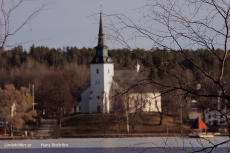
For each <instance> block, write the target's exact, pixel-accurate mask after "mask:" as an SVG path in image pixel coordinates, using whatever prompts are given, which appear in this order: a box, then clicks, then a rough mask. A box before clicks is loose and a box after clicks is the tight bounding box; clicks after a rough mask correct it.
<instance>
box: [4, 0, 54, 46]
mask: <svg viewBox="0 0 230 153" xmlns="http://www.w3.org/2000/svg"><path fill="white" fill-rule="evenodd" d="M29 1H32V0H1V1H0V50H3V49H4V47H13V46H17V45H20V44H25V43H28V42H31V41H35V40H28V41H27V42H18V43H17V44H9V39H10V37H12V36H13V35H15V34H16V33H17V32H18V31H20V30H21V29H22V28H23V27H24V26H26V25H28V24H29V22H30V21H31V20H32V19H34V18H35V17H36V16H37V15H39V14H40V13H42V12H44V11H46V10H48V9H49V8H50V6H51V5H53V4H54V3H52V2H49V3H43V4H42V5H41V6H39V7H37V8H35V9H34V11H33V12H31V13H29V14H28V16H27V17H26V18H25V19H24V20H23V21H20V23H19V24H18V25H17V26H15V25H12V21H11V20H12V14H13V13H14V12H16V11H17V10H18V8H20V6H21V5H23V3H28V2H29ZM23 18H24V17H23Z"/></svg>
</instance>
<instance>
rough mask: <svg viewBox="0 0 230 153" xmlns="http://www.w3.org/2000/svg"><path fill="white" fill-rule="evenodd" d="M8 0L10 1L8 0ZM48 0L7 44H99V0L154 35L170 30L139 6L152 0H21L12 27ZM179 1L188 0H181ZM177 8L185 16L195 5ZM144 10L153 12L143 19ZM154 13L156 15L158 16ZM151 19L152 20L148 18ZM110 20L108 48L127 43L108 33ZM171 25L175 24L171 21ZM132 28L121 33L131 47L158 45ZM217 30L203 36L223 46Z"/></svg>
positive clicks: (219, 26)
mask: <svg viewBox="0 0 230 153" xmlns="http://www.w3.org/2000/svg"><path fill="white" fill-rule="evenodd" d="M14 1H19V0H14ZM174 1H176V0H171V1H170V2H174ZM5 2H10V1H8V0H7V1H6V0H5ZM49 2H54V3H55V4H54V5H52V6H49V7H48V8H49V9H48V10H47V11H44V12H42V13H40V14H39V15H38V16H36V17H35V18H34V19H33V20H32V21H30V22H29V24H27V25H25V26H24V27H23V28H22V29H21V30H20V31H19V32H18V33H16V34H15V35H13V36H11V37H10V38H9V41H8V42H7V43H8V45H15V44H17V43H23V42H28V41H31V40H33V42H29V43H25V44H23V47H24V48H25V49H26V50H27V51H28V50H29V48H30V46H31V45H32V44H35V46H47V47H50V48H63V47H66V46H76V47H78V48H82V47H87V48H88V47H91V48H93V47H95V46H96V45H97V35H98V27H99V24H98V19H99V12H100V2H102V10H103V14H106V15H111V14H115V13H118V14H125V15H126V16H127V17H129V18H130V19H131V20H132V21H133V22H134V23H135V24H138V26H139V25H140V26H143V27H144V28H145V29H148V28H150V31H151V32H153V35H152V36H153V37H154V39H155V36H154V34H158V36H161V35H164V34H165V31H167V28H165V27H163V26H162V25H161V24H159V22H154V20H151V18H152V17H153V15H154V14H151V13H152V12H151V10H150V11H147V12H145V11H144V9H143V10H142V9H140V7H141V6H143V5H145V3H146V2H148V3H149V2H151V1H149V0H28V1H27V0H25V2H24V3H22V5H20V7H19V8H17V9H16V10H15V11H14V12H13V13H12V14H11V20H10V27H11V28H12V30H13V29H14V28H16V27H18V26H19V25H20V23H21V22H23V21H24V20H25V19H26V17H28V16H29V15H30V14H31V13H32V12H33V11H34V10H35V9H36V8H38V7H39V6H41V5H42V4H44V3H49ZM177 2H186V1H180V0H178V1H177ZM165 6H166V5H165ZM189 6H190V5H189ZM6 7H7V6H6ZM173 7H174V5H173ZM174 8H175V9H177V10H179V11H181V12H183V13H182V15H185V16H186V17H187V16H188V14H189V13H190V11H193V10H194V7H192V6H191V7H190V8H189V9H191V10H189V9H188V8H187V6H186V5H185V6H184V8H183V9H181V7H177V6H175V7H174ZM207 8H208V7H207V6H204V7H203V8H202V9H200V12H199V14H196V16H195V18H193V20H194V21H196V20H197V21H200V19H203V20H202V21H204V22H205V20H206V18H205V17H208V14H210V12H208V11H207ZM146 9H148V7H145V10H146ZM156 9H158V8H156ZM156 9H155V8H154V11H156ZM159 12H160V11H159ZM143 13H145V14H144V15H148V14H149V13H150V14H151V15H150V18H148V19H146V18H142V19H141V22H140V18H141V17H143ZM157 13H158V11H157ZM155 17H156V18H157V16H155ZM190 17H191V16H190ZM209 17H210V16H209ZM149 20H150V22H148V21H149ZM126 21H128V20H126ZM158 21H159V20H158ZM111 22H114V23H117V21H115V18H114V17H111V16H105V15H104V17H103V23H104V26H105V27H107V28H105V35H106V37H107V39H106V45H107V46H108V47H109V49H114V48H115V49H116V48H123V47H126V46H122V45H120V44H119V43H117V42H116V41H113V39H111V37H109V35H114V33H113V32H112V31H111V30H108V27H109V26H108V24H110V23H111ZM172 23H173V22H172ZM220 23H223V19H219V18H218V17H217V18H215V20H213V23H212V26H215V28H216V29H217V31H219V30H223V29H222V26H223V24H220ZM116 25H118V24H116ZM172 26H174V25H173V24H172ZM203 28H204V27H203ZM195 29H196V28H195ZM218 29H219V30H218ZM131 30H132V29H130V28H127V29H125V30H124V31H122V32H121V34H122V37H120V38H123V37H125V39H124V40H125V41H124V42H125V43H126V42H127V43H128V44H129V46H130V47H132V48H137V47H138V48H144V49H146V50H149V49H151V48H152V47H159V46H155V44H154V43H153V42H152V41H150V39H149V38H148V37H147V38H144V37H142V36H141V37H139V38H137V39H133V38H136V36H138V33H135V32H134V31H131ZM177 30H178V31H179V30H180V29H179V28H178V29H177ZM197 30H200V29H199V27H198V28H197ZM201 30H204V29H201ZM223 31H224V30H223ZM187 32H188V31H187ZM209 33H210V34H209ZM200 34H202V32H200ZM215 34H216V33H215V32H214V33H212V32H210V31H205V35H204V36H203V37H206V36H207V37H210V38H211V37H215V39H213V40H214V43H216V44H215V45H216V46H218V47H219V46H220V48H223V47H222V46H223V45H220V44H221V42H224V41H223V38H221V37H219V36H218V37H217V36H215ZM194 36H195V37H196V35H193V37H194ZM178 41H180V43H181V44H182V45H183V46H184V47H185V48H186V47H188V48H189V47H191V48H192V49H194V48H195V49H196V48H200V46H198V45H197V44H196V43H194V45H191V44H190V41H188V40H186V39H184V38H181V39H178ZM163 43H165V44H166V45H168V46H170V45H171V46H174V44H175V42H173V43H172V41H171V42H170V40H164V42H163ZM187 44H189V45H187ZM201 47H202V46H201ZM172 48H176V49H178V46H177V45H175V47H172Z"/></svg>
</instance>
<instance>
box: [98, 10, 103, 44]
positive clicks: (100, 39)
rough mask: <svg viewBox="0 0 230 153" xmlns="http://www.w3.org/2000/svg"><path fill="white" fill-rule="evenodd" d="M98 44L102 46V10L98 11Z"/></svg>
mask: <svg viewBox="0 0 230 153" xmlns="http://www.w3.org/2000/svg"><path fill="white" fill-rule="evenodd" d="M98 45H101V46H104V29H103V24H102V12H100V25H99V33H98Z"/></svg>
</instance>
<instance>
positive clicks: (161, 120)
mask: <svg viewBox="0 0 230 153" xmlns="http://www.w3.org/2000/svg"><path fill="white" fill-rule="evenodd" d="M159 114H160V121H159V125H162V122H163V113H162V112H159Z"/></svg>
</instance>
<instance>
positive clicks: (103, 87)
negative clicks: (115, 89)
mask: <svg viewBox="0 0 230 153" xmlns="http://www.w3.org/2000/svg"><path fill="white" fill-rule="evenodd" d="M113 73H114V70H113V64H106V63H104V64H91V65H90V76H91V91H93V94H92V102H91V103H90V107H91V109H90V112H92V113H95V112H98V106H100V109H101V111H103V112H109V108H110V106H109V102H108V103H107V102H106V101H107V100H106V99H108V95H109V90H110V87H111V83H112V78H113ZM105 96H106V97H105Z"/></svg>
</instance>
